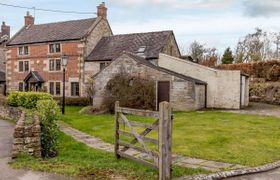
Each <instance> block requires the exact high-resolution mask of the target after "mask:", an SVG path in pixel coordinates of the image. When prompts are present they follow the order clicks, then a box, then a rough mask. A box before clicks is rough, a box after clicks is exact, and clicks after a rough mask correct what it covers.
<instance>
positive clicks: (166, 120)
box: [115, 101, 172, 180]
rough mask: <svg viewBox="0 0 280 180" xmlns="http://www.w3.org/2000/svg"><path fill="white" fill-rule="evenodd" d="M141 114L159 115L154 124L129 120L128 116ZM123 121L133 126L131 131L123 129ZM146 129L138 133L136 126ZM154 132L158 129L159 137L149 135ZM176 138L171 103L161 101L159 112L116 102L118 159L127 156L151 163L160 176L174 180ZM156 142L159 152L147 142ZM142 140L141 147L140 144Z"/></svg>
mask: <svg viewBox="0 0 280 180" xmlns="http://www.w3.org/2000/svg"><path fill="white" fill-rule="evenodd" d="M130 114H131V115H138V116H146V117H152V118H155V119H156V120H155V122H154V123H152V124H148V123H142V122H137V121H131V120H128V118H127V116H126V115H130ZM120 124H122V125H125V126H127V127H128V128H129V131H125V130H122V129H120ZM138 127H141V128H144V129H145V130H144V131H142V132H141V133H138V132H137V131H136V129H135V128H138ZM152 131H158V138H157V139H154V138H150V137H147V135H148V134H149V133H150V132H152ZM120 135H121V136H126V137H132V140H131V141H130V142H127V141H124V140H120ZM171 140H172V114H171V107H170V104H169V103H168V102H161V103H160V104H159V111H158V112H157V111H147V110H139V109H131V108H125V107H120V106H119V102H118V101H117V102H116V103H115V154H116V157H117V158H127V159H131V160H134V161H137V162H140V163H142V164H145V165H148V166H150V167H152V168H155V169H157V170H158V171H159V179H160V180H166V179H171V165H172V153H171V142H172V141H171ZM147 142H148V143H153V144H155V145H157V146H158V151H153V150H151V149H150V147H149V146H148V145H147ZM137 143H139V145H140V146H136V144H137ZM129 149H133V150H134V151H137V152H141V153H144V154H146V155H147V156H148V158H143V157H135V156H133V155H131V154H129V153H128V150H129Z"/></svg>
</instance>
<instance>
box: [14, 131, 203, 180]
mask: <svg viewBox="0 0 280 180" xmlns="http://www.w3.org/2000/svg"><path fill="white" fill-rule="evenodd" d="M59 142H60V148H59V156H57V157H55V158H50V159H45V160H43V159H39V158H33V157H31V156H27V155H22V156H20V157H19V158H17V159H16V160H15V161H14V162H13V163H12V166H13V167H14V168H27V169H32V170H36V171H46V172H54V173H61V174H66V175H69V176H72V177H77V178H79V177H80V178H86V179H114V178H118V177H125V178H127V179H157V172H156V171H155V170H152V169H150V168H148V167H146V166H143V165H141V164H138V163H136V162H133V161H130V160H124V159H121V160H117V159H116V158H115V156H114V155H113V153H107V152H104V151H100V150H95V149H92V148H89V147H87V146H86V145H84V144H82V143H79V142H77V141H75V140H74V139H72V138H71V137H69V136H67V135H65V134H63V133H60V137H59ZM197 173H207V171H205V170H202V169H191V168H182V167H177V166H176V167H174V169H173V176H174V177H181V176H185V175H192V174H197Z"/></svg>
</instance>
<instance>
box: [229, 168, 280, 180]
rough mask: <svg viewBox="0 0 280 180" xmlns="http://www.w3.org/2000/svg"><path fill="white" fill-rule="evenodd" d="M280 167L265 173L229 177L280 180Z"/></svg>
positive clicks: (248, 179) (234, 178)
mask: <svg viewBox="0 0 280 180" xmlns="http://www.w3.org/2000/svg"><path fill="white" fill-rule="evenodd" d="M279 179H280V168H277V169H275V170H271V171H268V172H263V173H256V174H251V175H244V176H237V177H233V178H228V180H279Z"/></svg>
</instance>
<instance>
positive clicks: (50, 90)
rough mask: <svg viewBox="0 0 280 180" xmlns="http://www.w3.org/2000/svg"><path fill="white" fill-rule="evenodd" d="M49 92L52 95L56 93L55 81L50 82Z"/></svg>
mask: <svg viewBox="0 0 280 180" xmlns="http://www.w3.org/2000/svg"><path fill="white" fill-rule="evenodd" d="M49 88H50V89H49V92H50V94H51V95H54V82H50V86H49Z"/></svg>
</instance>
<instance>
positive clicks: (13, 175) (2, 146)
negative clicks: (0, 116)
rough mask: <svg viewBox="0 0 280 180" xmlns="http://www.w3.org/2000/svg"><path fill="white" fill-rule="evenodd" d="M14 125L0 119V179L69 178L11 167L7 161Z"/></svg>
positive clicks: (62, 179) (51, 179)
mask: <svg viewBox="0 0 280 180" xmlns="http://www.w3.org/2000/svg"><path fill="white" fill-rule="evenodd" d="M13 132H14V125H13V124H11V123H9V122H7V121H3V120H0V180H70V179H71V178H68V177H65V176H62V175H56V174H49V173H41V172H33V171H27V170H15V169H12V168H11V167H10V166H9V165H8V162H9V161H10V160H11V159H10V152H11V147H12V140H13V138H12V137H13Z"/></svg>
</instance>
